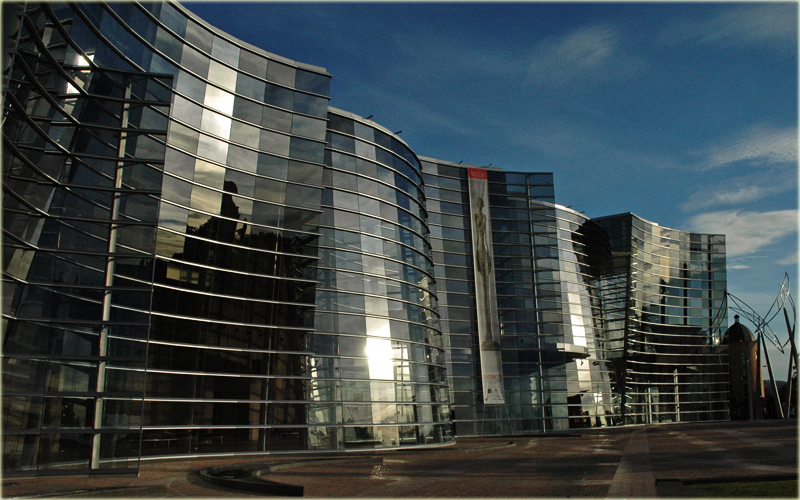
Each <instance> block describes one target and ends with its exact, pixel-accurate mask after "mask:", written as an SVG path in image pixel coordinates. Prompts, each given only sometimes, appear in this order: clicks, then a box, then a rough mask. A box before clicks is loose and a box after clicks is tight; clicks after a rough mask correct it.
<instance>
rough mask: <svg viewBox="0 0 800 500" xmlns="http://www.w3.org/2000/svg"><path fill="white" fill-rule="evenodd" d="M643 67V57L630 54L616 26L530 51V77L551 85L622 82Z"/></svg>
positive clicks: (570, 35) (588, 30)
mask: <svg viewBox="0 0 800 500" xmlns="http://www.w3.org/2000/svg"><path fill="white" fill-rule="evenodd" d="M643 66H644V61H643V59H641V58H638V57H635V56H633V55H630V54H627V53H626V51H625V48H624V46H623V44H622V36H621V34H620V33H619V31H618V30H617V29H616V28H614V27H613V26H610V25H599V26H589V27H583V28H579V29H577V30H575V31H573V32H571V33H568V34H566V35H562V36H560V37H554V38H548V39H545V40H542V41H541V42H539V43H538V44H537V45H536V46H535V47H534V50H533V52H532V53H531V54H530V62H529V64H528V74H529V75H528V76H529V79H530V81H531V82H534V83H537V84H543V85H548V86H554V85H563V84H568V83H574V82H576V81H579V80H582V81H592V82H606V81H620V80H625V79H628V78H630V77H632V76H633V75H635V74H636V73H637V72H638V71H639V70H640V69H642V68H643ZM590 79H591V80H590Z"/></svg>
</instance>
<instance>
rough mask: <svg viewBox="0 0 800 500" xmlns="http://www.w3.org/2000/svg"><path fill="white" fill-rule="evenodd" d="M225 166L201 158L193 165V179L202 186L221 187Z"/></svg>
mask: <svg viewBox="0 0 800 500" xmlns="http://www.w3.org/2000/svg"><path fill="white" fill-rule="evenodd" d="M224 179H225V168H224V167H221V166H219V165H214V164H213V163H209V162H207V161H203V160H199V159H198V160H197V162H196V163H195V167H194V181H195V182H199V183H200V184H203V185H204V186H209V187H214V188H217V189H222V185H223V180H224Z"/></svg>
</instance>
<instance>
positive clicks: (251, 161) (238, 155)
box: [227, 145, 258, 196]
mask: <svg viewBox="0 0 800 500" xmlns="http://www.w3.org/2000/svg"><path fill="white" fill-rule="evenodd" d="M227 164H228V165H230V166H232V167H236V168H238V169H239V170H245V171H247V172H256V168H257V164H258V153H257V152H255V151H252V150H250V149H245V148H240V147H239V146H235V145H230V146H229V147H228V161H227ZM240 193H241V191H240ZM248 196H250V195H248Z"/></svg>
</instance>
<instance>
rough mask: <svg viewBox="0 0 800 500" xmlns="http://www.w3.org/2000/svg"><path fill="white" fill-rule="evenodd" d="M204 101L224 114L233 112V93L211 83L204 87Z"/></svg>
mask: <svg viewBox="0 0 800 500" xmlns="http://www.w3.org/2000/svg"><path fill="white" fill-rule="evenodd" d="M205 103H206V105H207V106H209V107H212V108H214V109H216V110H217V111H219V112H221V113H225V114H226V115H230V114H233V94H231V93H229V92H225V91H224V90H222V89H218V88H217V87H213V86H211V85H209V86H208V88H207V89H206V97H205Z"/></svg>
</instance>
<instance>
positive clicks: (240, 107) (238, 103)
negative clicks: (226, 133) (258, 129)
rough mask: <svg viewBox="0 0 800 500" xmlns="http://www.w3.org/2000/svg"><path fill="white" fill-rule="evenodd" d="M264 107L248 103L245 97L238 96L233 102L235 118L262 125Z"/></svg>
mask: <svg viewBox="0 0 800 500" xmlns="http://www.w3.org/2000/svg"><path fill="white" fill-rule="evenodd" d="M263 107H264V106H261V105H260V104H257V103H254V102H253V101H248V100H247V99H245V98H243V97H239V96H236V97H234V101H233V116H234V117H236V118H240V119H242V120H245V121H248V122H250V123H254V124H256V125H260V124H261V110H262V108H263Z"/></svg>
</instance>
